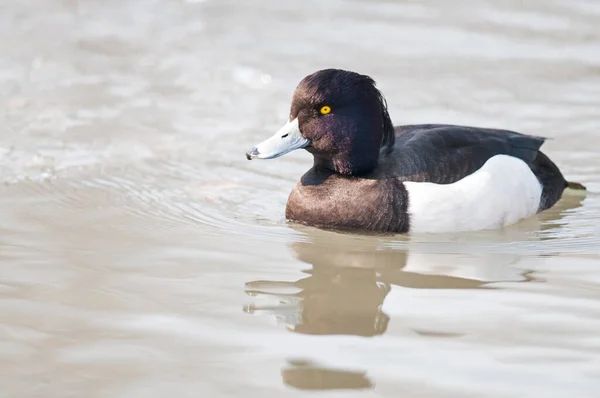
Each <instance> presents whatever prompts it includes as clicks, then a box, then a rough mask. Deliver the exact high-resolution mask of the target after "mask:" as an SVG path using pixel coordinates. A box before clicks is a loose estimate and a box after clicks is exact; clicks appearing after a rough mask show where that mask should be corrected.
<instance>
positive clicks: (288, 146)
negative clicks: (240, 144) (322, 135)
mask: <svg viewBox="0 0 600 398" xmlns="http://www.w3.org/2000/svg"><path fill="white" fill-rule="evenodd" d="M309 144H310V140H308V139H306V138H304V137H302V134H300V128H299V127H298V119H297V118H296V119H294V120H292V121H291V122H289V123H287V124H286V125H285V126H283V127H282V128H280V129H279V131H278V132H276V133H275V134H274V135H273V136H272V137H271V138H267V139H266V140H264V141H263V142H261V143H260V144H258V145H256V146H255V147H254V148H252V149H250V150H249V151H248V152H246V158H248V160H252V159H255V158H258V159H275V158H278V157H280V156H281V155H285V154H286V153H288V152H292V151H294V150H296V149H300V148H306V147H307V146H308V145H309Z"/></svg>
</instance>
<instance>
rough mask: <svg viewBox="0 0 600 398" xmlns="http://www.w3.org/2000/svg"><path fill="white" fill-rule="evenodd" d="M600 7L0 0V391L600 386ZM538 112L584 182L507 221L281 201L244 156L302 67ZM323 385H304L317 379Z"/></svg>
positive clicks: (290, 161) (540, 130)
mask: <svg viewBox="0 0 600 398" xmlns="http://www.w3.org/2000/svg"><path fill="white" fill-rule="evenodd" d="M598 26H600V3H598V2H597V1H596V0H587V1H586V0H576V1H569V2H566V1H547V0H537V1H527V2H522V1H516V0H504V1H475V0H466V1H461V2H448V1H445V0H436V1H428V2H414V1H389V0H388V1H386V0H376V1H375V0H369V1H350V0H347V1H333V0H332V1H294V2H292V1H287V2H279V3H278V2H273V1H262V0H260V1H259V0H244V1H233V0H229V1H228V0H219V1H216V0H214V1H210V0H206V1H201V0H195V1H192V0H188V1H182V0H162V1H158V0H154V1H152V0H125V1H117V0H63V1H59V0H35V1H34V0H28V1H22V0H2V1H0V29H1V31H0V54H1V56H0V138H1V139H0V179H1V181H2V184H1V185H0V397H2V398H4V397H11V398H12V397H19V398H21V397H23V398H25V397H111V398H112V397H123V398H124V397H128V398H129V397H136V398H137V397H144V398H145V397H149V398H151V397H201V396H207V397H218V396H247V397H265V396H277V397H288V396H289V397H296V396H298V397H305V396H327V397H369V396H385V397H461V398H464V397H510V398H515V397H578V398H587V397H598V396H599V394H600V337H599V335H600V226H599V223H600V196H599V193H600V177H599V172H600V161H599V159H600V29H599V28H598ZM326 67H340V68H344V69H350V70H355V71H358V72H361V73H366V74H369V75H371V76H372V77H373V78H375V80H377V82H378V85H379V87H380V88H381V90H382V91H383V92H384V94H385V95H386V97H387V99H388V103H389V106H390V114H391V116H392V118H393V120H394V122H395V123H396V124H404V123H428V122H431V123H457V124H469V125H478V126H490V127H501V128H508V129H512V130H517V131H522V132H526V133H529V134H537V135H544V136H548V137H550V138H551V139H550V140H549V141H548V142H547V143H546V144H545V145H544V151H545V152H546V153H547V154H548V155H549V156H550V157H551V158H552V159H553V160H555V162H556V163H557V164H558V165H559V166H560V167H561V169H562V170H563V172H564V174H565V175H566V176H567V177H568V178H569V179H570V180H574V181H579V182H582V183H584V184H586V185H587V187H588V189H589V190H588V193H587V194H586V195H573V194H568V195H566V196H565V197H564V199H563V200H562V201H561V202H559V204H558V205H557V206H556V207H554V208H553V209H551V210H549V211H547V212H544V213H542V214H540V215H538V216H537V217H533V218H531V219H528V220H525V221H523V222H521V223H519V224H517V225H515V226H512V227H509V228H506V229H504V230H501V231H488V232H481V233H472V234H456V235H430V236H409V237H406V236H394V237H372V236H371V237H369V236H360V235H350V234H338V233H333V232H324V231H319V230H316V229H313V228H308V227H300V226H296V225H292V224H288V223H286V222H285V220H284V207H285V203H286V200H287V195H288V193H289V192H290V190H291V188H292V187H293V185H294V184H295V182H296V181H297V179H298V178H299V177H300V175H301V174H302V173H303V172H304V171H305V170H306V169H308V167H310V164H311V159H310V156H309V155H308V154H307V153H301V152H295V153H292V154H289V155H287V156H285V157H282V158H280V159H277V160H272V161H255V162H248V161H246V159H245V156H244V152H245V151H246V150H247V149H248V148H249V147H250V146H252V145H253V144H255V143H256V142H258V141H260V140H262V139H263V138H266V137H268V136H270V135H271V134H272V133H273V132H274V131H275V130H276V129H277V128H278V127H280V125H281V124H282V123H283V122H284V121H285V120H286V119H287V114H288V109H289V101H290V98H291V94H292V92H293V90H294V88H295V86H296V84H297V83H298V82H299V80H300V79H301V78H302V77H304V76H305V75H307V74H309V73H311V72H313V71H315V70H317V69H320V68H326ZM326 391H327V393H324V392H326Z"/></svg>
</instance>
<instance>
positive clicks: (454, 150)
mask: <svg viewBox="0 0 600 398" xmlns="http://www.w3.org/2000/svg"><path fill="white" fill-rule="evenodd" d="M395 137H396V140H395V145H394V151H393V152H391V153H390V154H389V155H387V156H386V155H385V154H382V155H381V156H380V158H379V165H378V167H376V168H375V169H373V170H372V171H371V172H369V173H366V174H364V175H361V176H344V175H341V174H338V173H335V172H332V171H329V170H327V169H322V168H319V167H316V168H315V167H313V168H311V169H310V170H309V171H308V172H307V173H306V174H305V175H304V176H303V177H302V178H301V179H300V181H298V183H297V184H296V187H294V189H293V190H292V192H291V194H290V197H289V200H288V204H287V207H286V218H287V219H289V220H294V221H297V222H302V223H305V224H309V225H314V226H319V227H325V228H339V229H359V230H374V231H380V232H398V233H404V232H452V231H471V230H481V229H495V228H501V227H503V226H506V225H510V224H513V223H515V222H517V221H518V220H520V219H522V218H526V217H529V216H531V215H534V214H536V213H537V212H539V211H543V210H545V209H547V208H549V207H551V206H553V205H554V204H555V203H556V202H557V201H558V200H559V199H560V197H561V194H562V192H563V190H564V189H565V188H566V186H567V182H566V181H565V179H564V178H563V176H562V173H561V172H560V171H559V170H558V168H557V167H556V165H554V163H552V161H550V160H549V159H548V158H547V157H546V156H545V155H544V154H543V153H542V152H540V151H539V148H540V146H541V145H542V144H543V142H544V139H543V138H539V137H533V136H527V135H522V134H518V133H515V132H511V131H505V130H493V129H483V128H474V127H464V126H451V125H409V126H398V127H396V128H395Z"/></svg>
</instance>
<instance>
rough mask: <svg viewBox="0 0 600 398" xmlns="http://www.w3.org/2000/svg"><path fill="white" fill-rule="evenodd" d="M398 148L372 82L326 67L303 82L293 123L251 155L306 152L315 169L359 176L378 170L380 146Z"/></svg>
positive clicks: (295, 99)
mask: <svg viewBox="0 0 600 398" xmlns="http://www.w3.org/2000/svg"><path fill="white" fill-rule="evenodd" d="M393 146H394V127H393V125H392V122H391V120H390V116H389V115H388V111H387V104H386V101H385V98H384V97H383V95H382V94H381V92H380V91H379V90H378V89H377V88H376V87H375V82H374V81H373V79H371V78H370V77H369V76H365V75H360V74H358V73H354V72H349V71H345V70H339V69H325V70H320V71H317V72H315V73H313V74H311V75H308V76H306V77H305V78H304V79H302V81H301V82H300V84H298V87H296V90H295V91H294V96H293V98H292V105H291V107H290V118H289V122H288V123H286V124H285V125H284V126H283V127H282V128H281V129H280V130H279V131H277V133H275V135H273V136H272V137H270V138H268V139H266V140H265V141H263V142H261V143H260V144H258V145H256V146H255V147H254V148H252V149H251V150H249V151H248V152H247V153H246V157H247V158H248V159H249V160H251V159H255V158H257V159H273V158H277V157H279V156H281V155H284V154H286V153H288V152H291V151H293V150H296V149H300V148H304V149H306V150H307V151H308V152H310V153H312V154H313V156H314V158H315V166H317V167H324V168H327V169H330V170H332V171H335V172H337V173H340V174H344V175H358V174H361V173H365V172H368V171H370V170H372V169H373V168H375V167H376V166H377V163H378V160H379V154H380V150H381V148H385V149H386V150H388V151H391V150H392V148H393Z"/></svg>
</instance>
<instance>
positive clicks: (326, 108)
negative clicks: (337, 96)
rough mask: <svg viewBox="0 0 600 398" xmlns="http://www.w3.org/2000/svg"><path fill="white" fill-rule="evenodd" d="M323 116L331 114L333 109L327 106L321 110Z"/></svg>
mask: <svg viewBox="0 0 600 398" xmlns="http://www.w3.org/2000/svg"><path fill="white" fill-rule="evenodd" d="M320 112H321V115H327V114H328V113H329V112H331V108H330V107H328V106H327V105H325V106H324V107H322V108H321V111H320Z"/></svg>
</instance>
